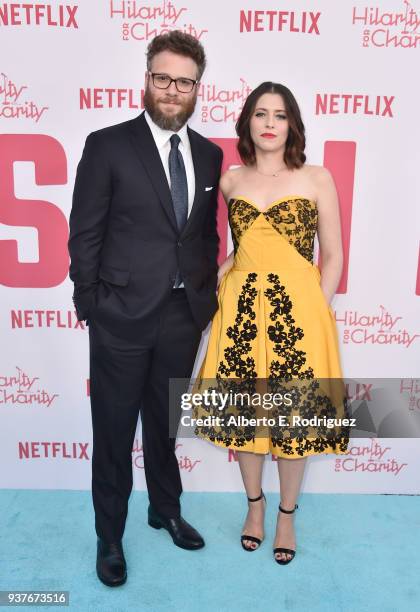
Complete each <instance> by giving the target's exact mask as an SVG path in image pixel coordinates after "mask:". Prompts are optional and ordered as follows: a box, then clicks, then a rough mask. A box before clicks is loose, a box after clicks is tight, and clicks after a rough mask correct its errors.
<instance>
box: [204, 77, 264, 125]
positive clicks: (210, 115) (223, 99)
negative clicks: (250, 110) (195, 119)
mask: <svg viewBox="0 0 420 612" xmlns="http://www.w3.org/2000/svg"><path fill="white" fill-rule="evenodd" d="M251 91H252V87H250V86H249V85H248V83H247V82H246V81H245V79H242V78H240V79H239V85H238V86H237V87H230V88H229V89H224V88H221V87H218V86H217V85H216V84H215V83H202V84H200V85H199V88H198V92H197V100H198V102H199V104H200V105H201V108H200V114H201V121H202V122H203V123H208V122H214V123H228V122H234V123H235V122H236V121H237V120H238V118H239V115H240V113H241V110H242V107H243V105H244V103H245V100H246V99H247V97H248V95H249V94H250V93H251Z"/></svg>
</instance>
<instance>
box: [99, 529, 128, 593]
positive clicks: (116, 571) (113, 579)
mask: <svg viewBox="0 0 420 612" xmlns="http://www.w3.org/2000/svg"><path fill="white" fill-rule="evenodd" d="M96 573H97V574H98V578H99V580H100V581H101V582H103V583H104V584H106V585H107V586H120V585H121V584H124V582H125V581H126V580H127V566H126V563H125V558H124V551H123V548H122V544H121V542H113V543H112V544H107V543H106V542H104V540H101V539H100V538H98V554H97V557H96Z"/></svg>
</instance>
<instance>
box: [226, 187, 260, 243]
mask: <svg viewBox="0 0 420 612" xmlns="http://www.w3.org/2000/svg"><path fill="white" fill-rule="evenodd" d="M260 214H261V213H260V211H259V210H257V209H256V208H255V206H252V204H249V202H245V200H236V199H234V198H231V200H230V201H229V208H228V218H229V226H230V229H231V233H232V241H233V249H234V252H235V253H236V251H237V250H238V246H239V241H240V239H241V236H242V234H244V233H245V232H246V230H247V229H248V228H249V227H250V226H251V225H252V224H253V223H254V221H255V219H256V218H257V217H259V216H260Z"/></svg>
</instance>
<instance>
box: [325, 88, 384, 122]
mask: <svg viewBox="0 0 420 612" xmlns="http://www.w3.org/2000/svg"><path fill="white" fill-rule="evenodd" d="M394 101H395V96H370V95H365V94H339V93H317V94H316V98H315V114H316V115H370V116H376V117H389V118H393V117H394V113H393V109H392V105H393V103H394Z"/></svg>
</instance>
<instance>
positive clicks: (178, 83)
mask: <svg viewBox="0 0 420 612" xmlns="http://www.w3.org/2000/svg"><path fill="white" fill-rule="evenodd" d="M149 74H150V76H151V77H152V81H153V85H154V86H155V87H157V88H158V89H168V88H169V87H170V86H171V83H175V87H176V88H177V90H178V91H179V93H191V92H192V90H193V89H194V87H195V85H197V83H198V81H194V79H187V78H184V77H178V78H177V79H171V77H170V76H169V74H161V73H159V72H149Z"/></svg>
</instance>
